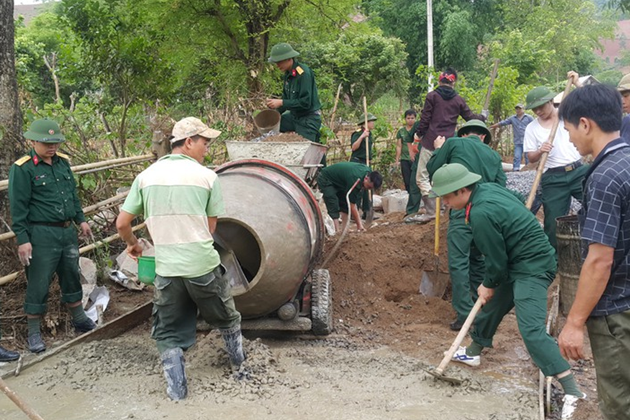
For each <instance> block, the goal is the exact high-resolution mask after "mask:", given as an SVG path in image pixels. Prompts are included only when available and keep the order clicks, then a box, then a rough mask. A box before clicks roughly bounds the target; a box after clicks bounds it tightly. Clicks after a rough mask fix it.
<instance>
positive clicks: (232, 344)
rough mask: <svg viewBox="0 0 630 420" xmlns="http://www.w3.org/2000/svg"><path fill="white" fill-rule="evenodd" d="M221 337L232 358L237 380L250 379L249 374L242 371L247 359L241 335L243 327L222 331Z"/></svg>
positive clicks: (231, 362)
mask: <svg viewBox="0 0 630 420" xmlns="http://www.w3.org/2000/svg"><path fill="white" fill-rule="evenodd" d="M221 336H222V337H223V341H224V342H225V349H226V350H227V353H228V356H229V358H230V365H231V366H232V372H233V373H234V377H235V378H236V379H239V380H240V379H249V376H250V375H249V372H247V371H245V370H244V369H242V366H241V365H242V364H243V362H244V361H245V360H246V359H247V356H246V355H245V352H244V351H243V336H242V335H241V326H240V325H237V326H235V327H232V328H228V329H222V330H221Z"/></svg>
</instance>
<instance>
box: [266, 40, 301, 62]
mask: <svg viewBox="0 0 630 420" xmlns="http://www.w3.org/2000/svg"><path fill="white" fill-rule="evenodd" d="M298 55H300V53H299V52H297V51H295V50H294V49H293V47H292V46H290V45H289V44H287V43H286V42H281V43H279V44H276V45H274V46H273V47H272V48H271V53H270V54H269V62H270V63H277V62H279V61H282V60H287V59H289V58H293V57H297V56H298Z"/></svg>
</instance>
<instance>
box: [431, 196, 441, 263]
mask: <svg viewBox="0 0 630 420" xmlns="http://www.w3.org/2000/svg"><path fill="white" fill-rule="evenodd" d="M440 207H442V206H441V203H440V197H437V198H436V199H435V249H434V250H433V255H435V256H436V257H437V256H438V255H440V212H441V211H440V210H441V209H440Z"/></svg>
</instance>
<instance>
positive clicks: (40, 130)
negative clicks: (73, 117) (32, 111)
mask: <svg viewBox="0 0 630 420" xmlns="http://www.w3.org/2000/svg"><path fill="white" fill-rule="evenodd" d="M24 137H25V138H27V139H29V140H33V141H38V142H40V143H61V142H62V141H65V140H66V137H65V136H64V135H63V134H61V130H60V129H59V124H57V123H56V122H55V121H53V120H49V119H43V120H35V121H33V123H32V124H31V127H30V128H29V129H28V131H27V132H26V133H24Z"/></svg>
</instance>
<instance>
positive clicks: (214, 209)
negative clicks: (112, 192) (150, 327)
mask: <svg viewBox="0 0 630 420" xmlns="http://www.w3.org/2000/svg"><path fill="white" fill-rule="evenodd" d="M122 210H124V211H126V212H127V213H130V214H134V215H138V214H144V217H145V221H146V223H147V228H148V229H149V233H150V234H151V237H152V239H153V244H154V246H155V272H156V273H157V274H159V275H160V276H162V277H184V278H193V277H199V276H202V275H204V274H207V273H209V272H210V271H212V270H214V269H215V268H216V267H217V266H218V265H219V263H220V262H221V261H220V258H219V253H218V252H217V251H216V249H214V246H213V242H214V241H213V239H212V235H211V234H210V230H209V227H208V217H217V216H219V215H221V214H222V213H223V211H224V209H223V199H222V195H221V188H220V185H219V181H218V177H217V174H216V173H214V171H212V170H210V169H208V168H206V167H204V166H202V165H201V164H199V163H198V162H197V161H196V160H194V159H192V158H190V157H188V156H186V155H182V154H174V155H167V156H164V157H163V158H161V159H159V160H158V161H157V162H156V163H154V164H153V165H151V166H150V167H148V168H147V169H145V170H144V171H143V172H142V173H141V174H140V175H138V177H137V178H136V179H135V180H134V182H133V184H132V186H131V190H130V191H129V195H128V196H127V199H126V200H125V203H124V204H123V207H122Z"/></svg>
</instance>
